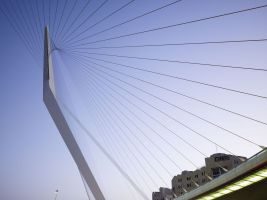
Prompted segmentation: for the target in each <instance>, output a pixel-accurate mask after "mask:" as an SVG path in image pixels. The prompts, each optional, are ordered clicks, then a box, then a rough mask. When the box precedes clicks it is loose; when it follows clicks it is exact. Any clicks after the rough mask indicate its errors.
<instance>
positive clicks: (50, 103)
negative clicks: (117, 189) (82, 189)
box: [43, 27, 105, 200]
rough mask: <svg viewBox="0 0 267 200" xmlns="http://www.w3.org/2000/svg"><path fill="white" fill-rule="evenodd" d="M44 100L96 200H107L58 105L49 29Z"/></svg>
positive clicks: (46, 40)
mask: <svg viewBox="0 0 267 200" xmlns="http://www.w3.org/2000/svg"><path fill="white" fill-rule="evenodd" d="M43 100H44V103H45V105H46V107H47V109H48V111H49V113H50V115H51V117H52V119H53V120H54V123H55V124H56V126H57V129H58V130H59V133H60V135H61V136H62V138H63V140H64V142H65V144H66V145H67V147H68V149H69V151H70V153H71V155H72V157H73V159H74V161H75V163H76V165H77V167H78V169H79V171H80V173H81V174H82V176H83V178H84V180H85V182H86V184H87V185H88V187H89V188H90V190H91V192H92V194H93V196H94V198H95V199H96V200H105V197H104V195H103V193H102V192H101V190H100V187H99V186H98V184H97V182H96V180H95V178H94V175H93V173H92V171H91V170H90V167H89V165H88V163H87V162H86V160H85V158H84V156H83V153H82V151H81V149H80V147H79V145H78V143H77V142H76V140H75V138H74V136H73V134H72V131H71V129H70V127H69V126H68V123H67V121H66V119H65V117H64V115H63V113H62V111H61V109H60V107H59V105H58V103H57V100H56V89H55V85H54V76H53V64H52V58H51V46H50V38H49V31H48V27H45V31H44V77H43Z"/></svg>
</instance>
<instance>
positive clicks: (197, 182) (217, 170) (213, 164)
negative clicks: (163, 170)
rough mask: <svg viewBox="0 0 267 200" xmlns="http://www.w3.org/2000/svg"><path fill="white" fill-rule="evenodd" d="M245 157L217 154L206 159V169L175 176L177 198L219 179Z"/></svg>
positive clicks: (174, 184)
mask: <svg viewBox="0 0 267 200" xmlns="http://www.w3.org/2000/svg"><path fill="white" fill-rule="evenodd" d="M244 161H246V158H245V157H241V156H235V155H228V154H223V153H216V154H213V155H211V156H210V157H208V158H205V164H206V166H205V167H202V168H200V169H197V170H195V171H183V172H182V174H178V175H177V176H174V177H173V179H172V191H173V195H174V196H175V197H178V196H181V195H183V194H184V193H186V192H189V191H191V190H193V189H195V188H196V187H198V186H201V185H203V184H205V183H207V182H208V181H210V180H212V179H214V178H217V177H219V176H220V175H222V174H224V173H225V172H227V171H228V170H231V169H233V168H235V167H236V166H238V165H240V164H241V163H242V162H244Z"/></svg>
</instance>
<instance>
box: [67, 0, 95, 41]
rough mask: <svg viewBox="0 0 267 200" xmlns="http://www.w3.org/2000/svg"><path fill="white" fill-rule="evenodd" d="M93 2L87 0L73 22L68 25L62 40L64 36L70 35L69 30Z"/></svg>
mask: <svg viewBox="0 0 267 200" xmlns="http://www.w3.org/2000/svg"><path fill="white" fill-rule="evenodd" d="M91 2H92V0H87V2H86V4H85V5H84V6H83V8H82V10H81V11H80V12H79V13H78V14H77V15H76V17H75V18H74V20H73V21H72V23H71V24H70V26H69V27H68V29H67V30H66V32H65V33H64V34H63V35H62V41H64V38H65V37H67V36H68V33H69V31H71V30H72V27H73V25H74V24H75V23H76V22H77V20H78V19H79V17H80V16H81V14H82V13H83V12H84V11H85V10H86V8H87V7H88V6H89V5H90V3H91ZM74 30H75V29H74Z"/></svg>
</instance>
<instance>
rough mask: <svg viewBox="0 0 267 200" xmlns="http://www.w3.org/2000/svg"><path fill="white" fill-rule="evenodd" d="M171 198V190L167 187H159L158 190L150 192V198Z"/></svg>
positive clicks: (160, 199)
mask: <svg viewBox="0 0 267 200" xmlns="http://www.w3.org/2000/svg"><path fill="white" fill-rule="evenodd" d="M172 198H173V194H172V190H171V189H169V188H163V187H161V188H159V192H153V193H152V200H171V199H172Z"/></svg>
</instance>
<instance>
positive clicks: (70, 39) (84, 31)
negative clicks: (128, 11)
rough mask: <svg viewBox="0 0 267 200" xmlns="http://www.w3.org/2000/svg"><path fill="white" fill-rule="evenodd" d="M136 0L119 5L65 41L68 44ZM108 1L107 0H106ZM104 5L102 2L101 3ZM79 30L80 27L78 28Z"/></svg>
mask: <svg viewBox="0 0 267 200" xmlns="http://www.w3.org/2000/svg"><path fill="white" fill-rule="evenodd" d="M134 1H135V0H131V1H129V2H127V3H126V4H123V5H122V6H121V7H119V8H118V9H116V10H114V11H113V12H111V13H110V14H108V15H106V16H105V17H103V18H102V19H100V20H99V21H97V22H96V23H94V24H93V25H91V26H89V27H88V28H86V29H85V30H83V31H82V32H80V33H79V34H76V35H74V36H73V37H70V38H69V39H67V40H66V41H64V42H65V43H66V44H67V43H68V42H70V41H72V40H73V39H75V38H78V37H79V36H81V35H82V34H84V33H86V32H88V31H89V30H91V29H92V28H93V27H95V26H97V25H99V24H100V23H102V22H104V21H105V20H107V19H108V18H110V17H112V16H113V15H114V14H116V13H118V12H119V11H121V10H123V9H124V8H126V7H128V6H129V5H131V4H132V3H133V2H134ZM105 2H106V1H105ZM101 7H102V4H101ZM76 30H78V29H76Z"/></svg>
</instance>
